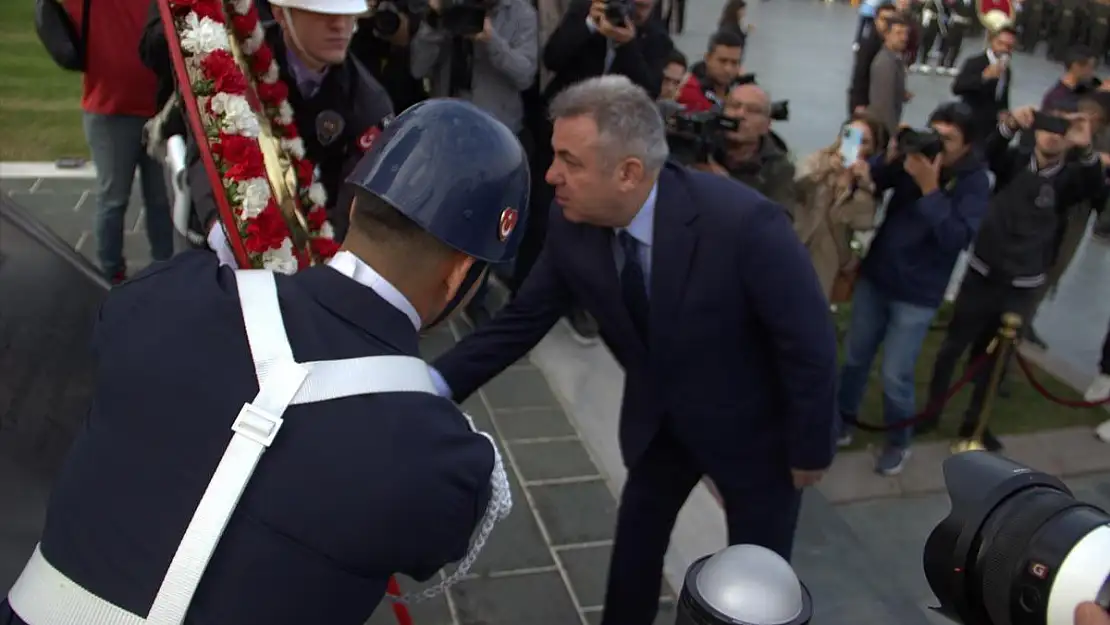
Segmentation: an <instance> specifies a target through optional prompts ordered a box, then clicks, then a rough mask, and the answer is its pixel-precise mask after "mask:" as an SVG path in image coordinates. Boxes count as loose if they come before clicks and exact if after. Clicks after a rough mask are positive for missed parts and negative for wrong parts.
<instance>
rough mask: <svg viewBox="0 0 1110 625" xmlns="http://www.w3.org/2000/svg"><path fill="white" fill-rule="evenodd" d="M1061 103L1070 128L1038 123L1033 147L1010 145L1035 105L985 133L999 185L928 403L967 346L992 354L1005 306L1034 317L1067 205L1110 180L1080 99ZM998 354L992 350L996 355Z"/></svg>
mask: <svg viewBox="0 0 1110 625" xmlns="http://www.w3.org/2000/svg"><path fill="white" fill-rule="evenodd" d="M1055 106H1056V107H1057V110H1053V111H1049V112H1048V114H1051V115H1053V116H1058V117H1063V118H1065V119H1067V120H1069V121H1070V126H1069V127H1068V130H1067V133H1066V134H1064V135H1059V134H1054V133H1052V132H1049V131H1047V130H1040V129H1037V130H1035V131H1034V132H1035V137H1036V141H1035V145H1034V146H1032V147H1028V146H1025V145H1017V146H1014V147H1010V140H1011V139H1012V138H1013V136H1014V134H1015V133H1016V132H1017V131H1018V130H1019V129H1022V130H1030V129H1032V128H1033V127H1034V126H1033V120H1034V109H1033V107H1026V108H1022V109H1019V110H1017V111H1014V114H1013V116H1012V117H1011V118H1010V119H1008V120H1007V122H1006V123H1005V124H1003V125H1000V126H998V128H997V129H996V130H995V131H994V133H993V134H992V136H991V137H990V138H988V139H987V144H986V150H985V153H986V156H987V159H988V162H989V164H990V168H991V171H993V172H994V175H995V178H996V183H995V186H996V189H997V190H996V192H995V195H994V198H993V199H992V200H991V203H990V209H989V210H988V212H987V214H986V216H985V217H984V219H983V224H982V227H981V228H980V229H979V234H978V236H977V237H976V238H975V247H974V251H973V252H972V254H971V256H970V257H969V259H968V272H967V275H966V276H965V277H964V280H963V283H962V284H961V285H960V294H959V296H958V297H957V298H956V306H955V311H954V312H953V315H952V320H951V321H950V322H949V324H948V333H947V335H946V336H945V338H944V344H943V345H942V346H941V348H940V352H939V353H938V354H937V360H936V363H935V364H934V365H933V380H932V382H931V384H930V385H929V395H930V402H929V405H930V406H932V405H942V403H943V399H944V396H945V395H946V394H947V392H948V387H949V384H950V382H951V379H952V375H953V371H954V370H955V367H956V362H957V361H958V360H959V359H960V357H961V356H963V353H964V352H965V351H967V349H968V348H969V347H970V348H971V355H970V358H971V360H972V361H975V360H977V359H979V358H982V357H984V356H985V355H986V354H987V349H988V346H989V345H990V343H991V341H993V339H994V337H995V336H996V335H997V332H998V326H999V323H1000V321H1001V317H1002V315H1003V314H1004V313H1008V312H1009V313H1016V314H1018V315H1020V316H1021V317H1022V319H1024V320H1028V319H1029V317H1030V316H1031V315H1032V313H1033V312H1034V308H1035V306H1036V304H1037V300H1038V293H1039V291H1040V288H1041V287H1042V286H1043V285H1044V283H1045V280H1046V276H1047V275H1048V272H1049V270H1050V269H1051V268H1052V266H1053V264H1054V262H1055V259H1056V255H1057V251H1058V248H1059V245H1060V239H1061V238H1062V233H1063V229H1064V227H1065V226H1066V219H1067V214H1068V212H1069V211H1070V210H1071V209H1072V208H1073V207H1074V206H1075V205H1076V204H1078V203H1080V202H1082V201H1084V200H1086V199H1087V198H1089V197H1095V196H1100V195H1102V194H1103V191H1104V187H1105V184H1106V183H1105V178H1104V176H1103V171H1102V163H1101V162H1100V160H1099V158H1098V155H1097V154H1095V153H1094V152H1093V151H1092V150H1091V128H1090V120H1089V119H1088V118H1087V117H1086V116H1085V115H1083V114H1079V113H1077V112H1076V106H1075V103H1074V101H1072V102H1071V104H1070V106H1069V105H1068V103H1066V102H1062V103H1058V104H1056V105H1055ZM997 356H998V354H997V353H995V354H993V356H992V358H991V361H992V362H993V360H994V359H995V358H997ZM991 369H992V367H991V366H990V364H988V365H986V366H984V367H983V368H982V369H980V374H979V375H978V376H977V377H976V378H975V391H974V393H973V394H972V397H971V402H970V403H969V404H968V408H967V411H966V412H965V413H964V422H963V424H962V425H961V426H960V436H962V437H969V436H971V435H972V432H973V431H974V429H975V426H976V423H977V421H978V419H979V413H980V412H981V411H982V408H983V400H984V399H985V397H986V393H987V389H988V388H989V386H990V372H991ZM934 402H935V403H934ZM942 408H943V406H941V408H938V409H937V410H938V414H939V412H940V411H941V410H942ZM934 423H935V421H934ZM982 442H983V443H984V444H985V445H986V447H987V449H988V450H991V451H998V450H1000V449H1001V448H1002V444H1001V443H1000V442H999V441H998V439H996V438H995V437H994V436H993V435H992V434H991V433H990V432H989V431H988V432H987V433H986V434H985V436H984V437H983V441H982Z"/></svg>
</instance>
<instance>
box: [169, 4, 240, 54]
mask: <svg viewBox="0 0 1110 625" xmlns="http://www.w3.org/2000/svg"><path fill="white" fill-rule="evenodd" d="M229 47H230V43H229V41H228V37H227V29H225V28H224V27H223V26H222V25H221V24H219V23H217V22H214V21H212V19H211V18H209V17H205V18H204V19H198V18H197V14H196V13H189V14H188V15H186V16H185V28H184V31H183V32H182V34H181V49H182V50H185V51H186V52H188V53H189V54H192V55H196V56H205V55H208V54H211V53H213V52H215V51H216V50H227V49H229Z"/></svg>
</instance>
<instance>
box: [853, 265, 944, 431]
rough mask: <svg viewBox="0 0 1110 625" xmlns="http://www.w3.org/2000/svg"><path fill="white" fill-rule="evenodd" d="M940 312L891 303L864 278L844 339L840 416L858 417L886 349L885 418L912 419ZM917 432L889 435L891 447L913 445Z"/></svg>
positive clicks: (854, 296) (894, 419) (883, 369)
mask: <svg viewBox="0 0 1110 625" xmlns="http://www.w3.org/2000/svg"><path fill="white" fill-rule="evenodd" d="M936 312H937V309H936V308H930V307H926V306H917V305H914V304H907V303H906V302H899V301H896V300H892V299H890V298H889V297H887V296H885V295H883V294H882V293H881V292H879V290H878V289H876V288H875V285H873V284H871V283H870V282H868V281H867V279H866V278H862V277H861V278H860V279H859V281H858V282H857V283H856V289H855V293H854V295H853V296H852V321H851V324H850V326H849V328H848V337H847V338H846V339H845V344H846V345H845V355H844V365H843V366H842V368H841V369H840V390H839V395H838V397H837V403H838V405H839V408H840V414H842V415H852V416H858V415H859V409H860V404H862V403H863V394H864V393H865V392H866V391H867V383H868V380H869V377H870V373H871V363H872V362H874V360H875V355H876V354H877V353H878V352H879V346H880V345H883V365H882V369H881V376H882V384H883V419H884V421H885V422H886V423H893V422H896V421H900V420H902V419H908V418H909V417H912V416H913V415H914V414H915V413H916V411H917V404H916V401H915V398H914V369H915V365H916V364H917V357H918V355H919V354H920V353H921V345H922V343H924V342H925V336H926V335H927V334H928V333H929V326H930V325H931V324H932V322H933V317H934V316H935V315H936ZM911 434H912V428H900V429H897V430H891V431H889V432H887V444H889V445H891V446H894V447H902V448H904V447H908V446H909V444H910V436H911Z"/></svg>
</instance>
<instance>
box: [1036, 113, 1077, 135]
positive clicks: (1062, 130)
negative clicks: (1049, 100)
mask: <svg viewBox="0 0 1110 625" xmlns="http://www.w3.org/2000/svg"><path fill="white" fill-rule="evenodd" d="M1070 126H1071V121H1069V120H1066V119H1064V118H1063V117H1056V116H1055V115H1049V114H1048V113H1042V112H1040V111H1036V112H1034V113H1033V130H1043V131H1045V132H1051V133H1052V134H1054V135H1066V134H1067V133H1068V128H1069V127H1070Z"/></svg>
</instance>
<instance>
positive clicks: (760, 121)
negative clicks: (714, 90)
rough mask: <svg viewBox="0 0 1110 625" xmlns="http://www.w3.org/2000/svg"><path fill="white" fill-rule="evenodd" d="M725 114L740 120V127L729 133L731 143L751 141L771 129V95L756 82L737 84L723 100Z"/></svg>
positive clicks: (756, 139)
mask: <svg viewBox="0 0 1110 625" xmlns="http://www.w3.org/2000/svg"><path fill="white" fill-rule="evenodd" d="M724 112H725V116H726V117H729V118H731V119H736V120H741V123H740V127H739V128H738V129H737V130H736V131H734V132H730V133H729V140H730V141H732V142H733V143H751V142H754V141H758V140H759V138H760V137H762V136H763V135H765V134H767V133H768V132H769V131H770V130H771V96H770V95H768V94H767V92H766V91H764V90H763V88H762V87H760V86H759V85H757V84H754V83H748V84H746V85H737V86H735V87H733V88H732V89H730V90H729V92H728V98H727V99H726V100H725V111H724Z"/></svg>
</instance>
